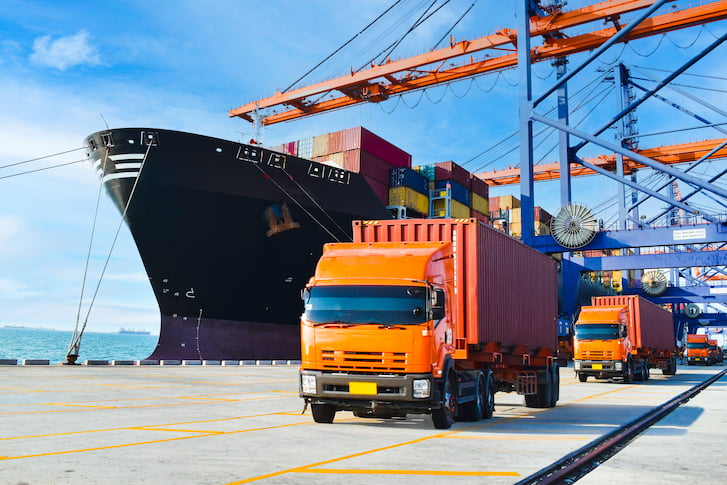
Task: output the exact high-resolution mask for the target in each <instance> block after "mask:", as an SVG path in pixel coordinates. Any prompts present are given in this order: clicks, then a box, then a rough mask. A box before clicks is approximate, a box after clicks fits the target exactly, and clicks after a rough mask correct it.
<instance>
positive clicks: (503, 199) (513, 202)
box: [497, 195, 520, 209]
mask: <svg viewBox="0 0 727 485" xmlns="http://www.w3.org/2000/svg"><path fill="white" fill-rule="evenodd" d="M497 199H498V203H499V207H500V209H518V208H520V199H518V198H517V197H515V196H514V195H501V196H500V197H498V198H497Z"/></svg>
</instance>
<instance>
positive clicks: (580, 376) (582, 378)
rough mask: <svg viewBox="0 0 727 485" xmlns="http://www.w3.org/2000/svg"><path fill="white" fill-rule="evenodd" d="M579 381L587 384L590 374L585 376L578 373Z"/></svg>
mask: <svg viewBox="0 0 727 485" xmlns="http://www.w3.org/2000/svg"><path fill="white" fill-rule="evenodd" d="M578 380H579V381H581V382H586V381H587V380H588V374H584V373H582V372H579V373H578Z"/></svg>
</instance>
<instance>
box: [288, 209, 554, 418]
mask: <svg viewBox="0 0 727 485" xmlns="http://www.w3.org/2000/svg"><path fill="white" fill-rule="evenodd" d="M407 221H416V220H414V219H407V220H402V221H382V222H381V224H382V225H383V224H391V225H394V226H396V227H397V228H399V229H398V231H403V230H406V229H407V227H409V226H407V225H408V224H414V223H413V222H407ZM438 221H439V222H431V221H429V220H427V221H426V222H422V224H430V225H432V226H434V227H436V228H437V229H439V230H441V231H440V232H446V231H449V233H448V234H450V235H451V234H455V235H457V237H459V238H460V242H459V244H460V249H463V248H465V247H468V248H473V249H477V248H478V247H479V248H482V247H483V246H482V244H480V245H479V246H478V245H476V244H467V245H465V244H464V241H465V240H466V238H467V234H472V236H473V237H474V238H475V239H474V240H475V241H476V240H481V235H482V234H486V235H487V236H488V237H493V238H495V239H497V238H500V237H506V238H507V237H508V236H506V235H504V234H502V233H500V235H501V236H500V235H497V234H491V233H490V232H489V231H495V230H494V229H492V228H487V227H480V226H479V225H478V224H479V223H478V222H477V221H476V220H474V219H472V220H466V222H461V221H455V222H451V223H450V222H448V220H443V219H440V220H438ZM367 222H368V221H367ZM375 222H376V221H372V224H373V223H375ZM482 226H484V225H482ZM395 232H396V231H392V232H391V233H395ZM432 232H434V231H432ZM448 237H449V236H446V237H445V236H437V238H441V239H445V238H448ZM409 239H417V238H414V237H413V236H412V237H410V238H409ZM424 239H426V238H424ZM498 241H499V239H498ZM512 244H517V245H518V246H516V247H515V250H521V248H520V245H521V243H520V242H519V241H516V240H514V239H513V240H512V242H510V241H507V245H512ZM527 251H533V250H532V249H530V248H527ZM533 253H535V252H534V251H533ZM466 254H470V256H469V258H470V259H471V258H472V256H471V253H466ZM530 256H531V257H534V258H537V262H540V259H539V258H546V259H547V261H545V262H544V263H545V266H543V267H544V268H545V271H544V272H541V273H542V274H543V275H544V276H545V277H546V278H547V281H548V282H550V280H551V279H552V282H553V283H555V277H556V273H555V263H554V262H553V261H552V260H551V259H550V258H548V257H547V256H544V255H541V254H537V255H535V256H533V255H530ZM470 259H465V257H464V255H463V253H461V252H460V253H458V252H457V249H456V248H455V245H454V244H453V243H452V242H451V241H447V240H434V241H429V240H414V241H411V242H409V241H398V242H391V241H378V240H377V241H375V242H351V243H329V244H326V245H325V246H324V249H323V255H322V256H321V259H320V260H319V261H318V264H317V266H316V270H315V274H314V276H313V277H312V278H311V279H310V281H309V283H308V285H307V286H306V288H305V289H304V290H303V294H302V296H303V304H304V313H303V315H302V316H301V354H302V355H301V367H300V382H299V385H300V387H299V392H300V396H301V397H302V398H303V399H304V401H305V403H306V406H308V405H310V407H311V411H312V414H313V419H314V420H315V421H316V422H319V423H331V422H333V420H334V417H335V414H336V412H337V411H352V412H353V413H354V415H355V416H357V417H360V418H393V417H405V416H406V415H407V414H431V416H432V422H433V424H434V426H435V427H436V428H441V429H446V428H449V427H450V426H451V425H452V424H453V422H454V421H455V420H466V421H476V420H479V419H487V418H489V417H491V416H492V413H493V411H494V394H495V392H496V391H517V392H518V393H520V394H523V395H525V400H526V404H527V405H529V406H531V407H552V406H555V403H556V401H557V400H558V382H559V377H558V375H559V374H558V367H557V363H556V358H555V351H556V348H557V347H556V346H557V326H556V324H557V322H556V316H557V294H556V293H553V294H552V295H551V294H550V293H549V292H550V288H551V287H552V288H555V285H554V284H553V285H546V286H547V288H548V292H547V294H545V295H546V296H545V297H544V298H547V299H548V303H547V304H543V305H542V306H541V308H535V307H534V308H533V314H534V315H536V317H537V318H541V317H542V315H543V313H544V312H550V311H551V310H552V313H553V315H552V318H549V319H547V322H549V323H552V328H551V330H552V339H551V338H550V337H549V340H548V341H551V340H552V343H553V346H552V347H551V348H538V349H537V350H528V348H527V345H519V346H513V347H512V348H510V347H507V348H502V347H499V346H498V345H497V344H496V343H495V342H489V343H487V342H479V343H477V344H476V345H475V344H472V345H468V340H467V336H468V335H472V334H471V333H470V334H467V330H465V329H466V328H467V327H468V324H467V322H465V321H464V320H463V319H462V317H461V315H463V314H465V313H466V310H467V308H465V307H466V305H467V302H469V304H470V305H477V303H476V302H477V298H476V297H475V296H472V295H469V296H465V295H466V294H467V292H466V291H465V288H463V287H459V286H458V285H457V284H456V283H455V282H456V281H457V279H458V278H464V274H465V272H466V271H469V269H466V268H465V266H466V263H467V261H469V260H470ZM479 261H481V260H480V259H479V258H477V264H478V265H479V266H478V267H479V268H480V269H481V268H483V267H484V264H480V263H479ZM537 262H536V266H537ZM551 263H552V264H551ZM551 269H552V270H553V271H552V275H551V274H550V270H551ZM478 271H479V270H478ZM468 274H469V273H468ZM551 276H552V278H551ZM474 279H475V278H474V277H473V280H472V281H471V285H472V286H471V289H472V291H475V290H477V288H478V287H477V286H476V285H475V281H474ZM544 281H546V280H544ZM544 281H543V282H544ZM543 282H540V283H539V284H542V283H543ZM488 283H489V281H488ZM507 286H508V287H509V286H510V285H507ZM495 291H503V290H502V288H499V289H497V290H495ZM507 291H518V290H517V289H516V288H513V289H512V290H507ZM551 297H552V305H551V304H550V301H551ZM535 298H537V296H536V297H535ZM475 310H477V308H471V309H470V310H469V311H470V312H471V313H472V314H477V313H476V312H475ZM536 311H537V313H536ZM480 313H481V315H482V316H481V317H478V318H484V317H485V316H486V314H487V312H485V311H481V312H480ZM476 323H477V322H471V324H470V325H469V326H470V330H469V331H470V332H474V334H475V337H476V336H477V335H478V334H477V330H476V325H475V324H476ZM496 323H497V324H498V325H500V324H501V323H502V322H499V321H497V322H496ZM504 323H508V322H504ZM511 327H512V325H511ZM514 327H515V329H516V330H519V329H517V324H514ZM542 327H547V325H542V324H541V325H540V327H539V328H542ZM498 329H499V328H498ZM499 330H501V331H506V332H511V333H513V330H511V328H510V327H507V326H504V325H503V326H502V328H501V329H499ZM549 331H550V330H549ZM480 332H481V331H480ZM523 333H525V332H520V331H517V335H518V337H519V338H522V334H523ZM531 334H537V332H531ZM475 337H472V338H475ZM526 338H527V337H526ZM530 338H531V339H532V338H533V337H532V336H531V337H530ZM475 341H476V340H475ZM516 349H519V350H516ZM513 351H515V352H517V354H518V355H512V352H513Z"/></svg>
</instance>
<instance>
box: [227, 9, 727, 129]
mask: <svg viewBox="0 0 727 485" xmlns="http://www.w3.org/2000/svg"><path fill="white" fill-rule="evenodd" d="M653 3H654V0H611V1H606V2H601V3H597V4H594V5H590V6H588V7H584V8H581V9H576V10H573V11H570V12H562V13H555V14H553V15H550V16H547V17H533V18H532V19H531V36H538V35H541V36H543V37H544V43H543V45H541V46H538V47H535V48H533V49H532V55H531V59H532V62H540V61H545V60H549V59H554V58H559V57H565V56H568V55H572V54H576V53H579V52H583V51H587V50H592V49H595V48H597V47H599V46H600V45H602V44H603V43H604V42H606V41H607V40H608V39H609V38H610V37H611V36H613V35H614V34H615V33H616V32H617V31H618V30H619V29H620V28H621V26H620V25H619V24H618V22H616V21H615V19H617V18H618V16H619V15H620V14H623V13H627V12H631V11H635V10H639V9H642V8H645V7H648V6H650V5H652V4H653ZM725 18H727V0H716V1H713V2H710V3H708V4H705V5H699V6H695V7H689V8H685V9H682V10H678V11H673V12H669V13H666V14H663V15H658V16H654V17H652V18H649V19H647V20H646V21H644V22H642V24H641V25H639V26H637V27H635V28H634V29H633V31H632V32H630V33H629V35H627V36H625V37H624V38H623V39H622V40H621V41H622V42H626V41H629V40H633V39H638V38H642V37H647V36H650V35H657V34H661V33H665V32H669V31H672V30H677V29H681V28H686V27H690V26H694V25H699V24H704V23H707V22H713V21H717V20H722V19H725ZM600 19H606V20H611V21H613V23H614V27H610V28H606V29H601V30H598V31H595V32H590V33H586V34H582V35H577V36H573V37H566V36H563V35H560V33H561V31H562V30H563V29H566V28H570V27H574V26H577V25H581V24H584V23H587V22H592V21H594V20H600ZM516 44H517V31H515V30H510V29H502V30H500V31H499V32H497V33H495V34H492V35H488V36H485V37H481V38H479V39H475V40H472V41H467V40H465V41H461V42H457V43H455V44H452V45H450V46H449V47H445V48H442V49H438V50H435V51H431V52H428V53H425V54H421V55H418V56H414V57H410V58H406V59H402V60H398V61H389V62H386V63H384V64H381V65H374V66H372V67H370V68H369V69H366V70H362V71H359V72H352V73H351V74H350V75H347V76H343V77H339V78H336V79H332V80H329V81H324V82H321V83H317V84H314V85H311V86H307V87H303V88H299V89H294V90H291V91H288V92H285V93H279V92H278V93H276V94H275V95H273V96H271V97H269V98H264V99H261V100H258V101H254V102H251V103H248V104H246V105H244V106H241V107H239V108H236V109H233V110H231V111H230V112H229V116H230V117H236V116H237V117H240V118H243V119H246V120H248V121H252V120H253V117H252V114H253V113H254V112H255V111H257V110H262V109H267V108H272V107H275V106H285V107H287V108H291V107H292V109H287V110H286V111H282V112H280V113H273V114H270V115H268V116H264V117H262V123H263V124H264V125H270V124H274V123H280V122H283V121H291V120H294V119H297V118H301V117H304V116H310V115H313V114H318V113H323V112H326V111H332V110H336V109H341V108H345V107H348V106H352V105H355V104H360V103H363V102H375V103H377V102H381V101H384V100H385V99H388V98H389V97H391V96H396V95H400V94H403V93H406V92H411V91H415V90H419V89H424V88H427V87H431V86H436V85H440V84H445V83H449V82H453V81H458V80H462V79H466V78H471V77H474V76H478V75H482V74H486V73H490V72H497V71H501V70H504V69H509V68H513V67H515V66H516V65H517V54H516V50H515V49H516V48H515V46H516ZM487 49H489V50H490V52H492V51H493V50H494V51H495V52H497V51H502V50H505V51H508V53H507V54H504V55H500V56H496V57H492V56H491V54H490V53H486V54H484V57H482V58H480V59H479V60H476V59H475V58H474V54H475V53H479V52H482V51H485V50H487ZM463 56H469V57H468V62H466V63H464V64H462V65H460V66H453V65H452V63H451V62H448V61H454V60H455V59H457V58H463ZM432 65H435V67H432V68H429V69H427V68H426V66H432ZM445 65H449V66H450V67H449V68H446V69H443V66H445ZM332 91H338V92H340V93H341V94H343V95H342V96H338V97H334V98H327V99H323V100H319V101H311V98H312V97H314V96H317V97H321V96H325V95H326V94H327V93H330V92H332ZM334 96H335V95H334Z"/></svg>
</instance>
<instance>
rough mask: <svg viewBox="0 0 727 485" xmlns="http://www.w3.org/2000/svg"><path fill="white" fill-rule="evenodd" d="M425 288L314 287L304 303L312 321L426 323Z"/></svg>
mask: <svg viewBox="0 0 727 485" xmlns="http://www.w3.org/2000/svg"><path fill="white" fill-rule="evenodd" d="M424 308H426V291H425V288H424V287H412V286H389V285H386V286H377V285H371V286H365V285H350V286H348V285H347V286H316V287H313V288H311V291H310V298H309V299H308V300H307V301H306V302H305V310H304V313H303V318H304V319H306V320H308V321H309V322H311V323H317V324H322V323H351V324H384V325H390V324H402V325H406V324H419V323H424V322H426V318H427V316H426V312H425V311H424Z"/></svg>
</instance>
